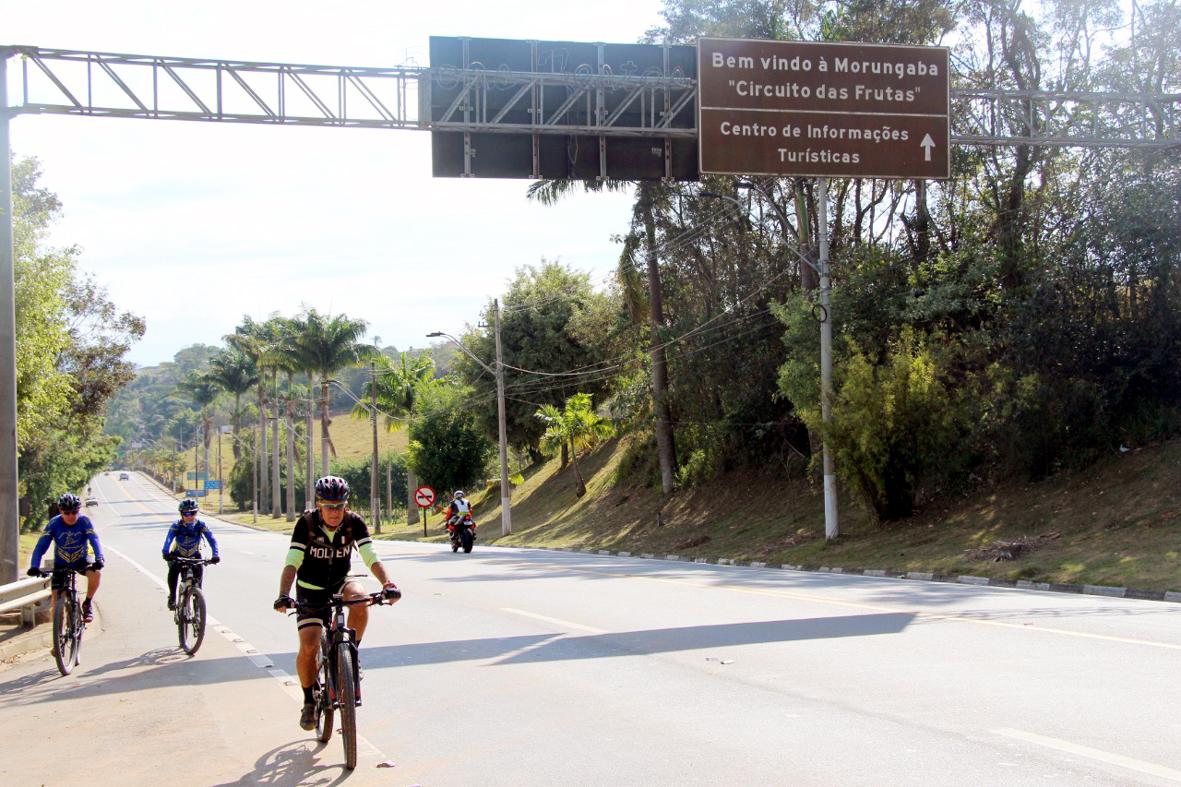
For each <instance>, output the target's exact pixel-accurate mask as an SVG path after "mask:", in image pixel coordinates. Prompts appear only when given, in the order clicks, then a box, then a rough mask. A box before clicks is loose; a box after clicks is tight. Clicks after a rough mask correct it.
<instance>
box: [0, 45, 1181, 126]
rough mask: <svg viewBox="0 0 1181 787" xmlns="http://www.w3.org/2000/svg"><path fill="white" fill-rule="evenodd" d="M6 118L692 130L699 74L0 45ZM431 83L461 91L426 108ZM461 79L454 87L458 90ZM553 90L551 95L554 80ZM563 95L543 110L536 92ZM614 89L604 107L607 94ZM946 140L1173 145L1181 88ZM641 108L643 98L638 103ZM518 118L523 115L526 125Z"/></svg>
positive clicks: (1040, 95) (1026, 98) (994, 114)
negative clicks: (434, 110) (373, 64)
mask: <svg viewBox="0 0 1181 787" xmlns="http://www.w3.org/2000/svg"><path fill="white" fill-rule="evenodd" d="M0 57H4V58H6V59H7V58H12V57H18V58H19V63H20V68H19V70H17V69H13V70H15V71H17V73H19V75H20V86H19V89H18V90H16V91H14V93H15V94H16V97H17V99H18V100H17V101H16V103H15V104H14V106H12V107H10V108H9V109H10V112H11V113H12V114H55V115H89V116H94V117H122V118H150V119H166V120H190V121H204V122H218V123H256V124H266V125H292V126H336V127H345V128H386V129H417V130H429V131H455V132H466V133H502V134H563V135H569V134H575V135H588V136H601V137H653V138H657V139H672V138H680V139H695V138H696V137H697V128H696V104H695V99H696V92H697V83H696V80H694V79H689V78H683V77H675V76H652V75H637V74H612V73H599V74H596V73H586V72H581V71H579V72H574V73H541V72H519V71H509V70H505V69H503V68H502V69H455V68H436V69H430V68H413V67H394V68H358V67H348V66H321V65H298V64H290V63H260V62H249V61H234V60H210V59H194V58H180V57H154V56H147V55H121V54H112V53H105V52H83V51H71V50H61V49H41V48H38V47H31V46H14V47H3V48H0ZM433 86H437V87H438V88H440V89H444V90H446V91H448V95H450V94H451V92H452V91H454V92H455V97H454V99H453V100H452V101H451V103H450V104H449V105H448V106H447V107H446V108H445V109H444V110H442V111H441V112H439V113H438V116H437V117H435V118H432V117H431V110H430V106H431V103H430V96H431V90H432V87H433ZM457 88H459V89H458V90H456V89H457ZM555 88H556V89H559V90H557V91H555V90H554V89H555ZM555 92H556V93H560V94H561V95H562V99H561V100H560V101H551V102H550V104H551V105H550V106H547V105H546V103H545V102H544V101H543V100H540V99H541V97H544V96H546V95H551V96H552V95H554V94H555ZM608 94H610V95H613V96H615V97H616V99H617V100H615V101H613V102H612V108H611V109H610V110H608V109H607V107H606V102H605V99H604V96H606V95H608ZM951 99H952V112H951V122H952V135H951V139H952V142H953V143H956V144H959V145H973V146H1014V145H1039V146H1063V147H1066V146H1069V147H1120V148H1176V147H1179V146H1181V94H1162V95H1142V94H1132V93H1098V92H1091V93H1087V92H1063V93H1052V92H1037V91H1003V90H981V89H964V88H958V89H953V90H952V92H951ZM637 105H638V106H637ZM522 118H524V120H522Z"/></svg>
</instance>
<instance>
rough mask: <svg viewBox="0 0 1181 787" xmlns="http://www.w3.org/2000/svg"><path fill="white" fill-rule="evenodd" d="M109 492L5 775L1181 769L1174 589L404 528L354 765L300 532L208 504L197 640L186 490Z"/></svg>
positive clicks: (88, 780) (103, 492) (31, 684)
mask: <svg viewBox="0 0 1181 787" xmlns="http://www.w3.org/2000/svg"><path fill="white" fill-rule="evenodd" d="M95 492H96V494H97V496H98V498H99V499H100V501H101V502H100V505H99V506H98V507H96V508H94V509H91V510H90V512H91V514H92V517H93V518H95V520H96V522H97V524H98V528H99V532H100V535H101V537H102V539H103V544H104V548H105V549H106V551H107V553H108V554H107V561H108V565H107V569H106V571H105V572H104V574H105V575H106V576H105V579H104V585H103V588H102V590H101V591H100V594H99V597H98V608H99V612H100V620H99V621H98V625H96V626H95V627H93V630H91V631H88V633H87V641H86V643H85V646H84V649H83V654H82V655H83V664H82V665H81V667H80V668H79V669H78V670H77V672H76V673H75V674H74V675H71V676H69V677H67V678H62V677H60V676H58V675H57V672H56V669H55V668H54V666H53V662H52V660H51V659H50V658H49V656H48V654H46V655H45V656H43V657H40V658H34V659H26V660H24V661H23V662H21V663H20V664H18V665H16V666H14V667H12V668H10V669H8V670H7V671H5V672H0V729H4V730H6V731H13V730H21V731H24V732H25V733H27V734H24V735H21V736H20V737H19V740H20V741H21V751H20V752H15V751H13V750H12V748H10V747H8V746H6V747H5V748H6V749H8V756H6V757H5V758H3V762H4V765H3V766H2V767H0V782H3V783H6V784H29V783H44V784H83V783H85V784H94V783H95V782H96V781H97V782H98V783H121V784H149V783H152V784H155V783H159V782H160V781H161V780H166V781H167V783H170V784H194V785H207V784H335V783H342V782H347V783H348V784H371V783H372V784H389V785H414V784H422V785H534V784H536V785H551V784H571V785H607V784H611V785H617V784H644V785H698V784H701V785H705V784H710V785H716V784H760V785H761V784H785V785H786V784H791V785H806V784H841V785H849V784H874V785H879V784H913V783H918V782H927V783H939V784H988V785H993V784H1005V785H1020V784H1039V785H1044V784H1064V785H1092V784H1105V785H1106V784H1178V783H1181V717H1179V716H1178V713H1181V711H1178V708H1181V688H1179V687H1178V681H1177V679H1176V676H1177V674H1178V663H1179V660H1181V607H1178V606H1177V605H1173V604H1166V603H1161V602H1148V601H1131V600H1123V599H1104V598H1100V597H1094V596H1071V595H1064V594H1053V593H1038V592H1032V591H1020V590H1007V589H1001V588H987V587H974V586H967V585H946V584H936V583H923V582H912V581H906V580H898V579H884V578H883V579H878V578H873V577H852V576H849V577H845V576H839V575H817V574H808V573H797V572H789V571H780V570H763V569H751V568H740V567H725V566H710V565H698V564H688V563H679V562H667V561H659V560H643V559H629V558H618V557H596V556H590V555H584V554H571V553H563V552H547V551H540V550H537V551H533V550H514V549H496V548H488V547H484V546H482V545H480V544H479V543H477V546H476V549H475V551H474V552H473V553H472V554H470V555H463V554H462V553H460V554H458V555H455V554H452V553H451V551H450V549H449V548H444V547H442V546H441V545H429V544H412V543H394V542H381V543H380V544H379V547H378V552H379V554H380V555H381V557H382V559H383V561H384V562H385V563H386V565H387V567H388V568H389V569H390V571H391V573H392V575H393V576H394V578H395V579H396V581H397V582H398V583H399V585H400V586H401V587H402V589H403V591H404V593H405V597H404V599H403V601H402V602H401V603H399V604H398V605H397V606H395V607H392V608H389V607H381V608H374V609H373V610H371V618H370V628H369V632H368V634H367V635H366V637H365V641H364V644H363V646H362V648H361V663H362V666H363V668H364V670H365V679H364V682H363V686H362V687H363V693H364V700H365V704H364V707H363V708H361V709H360V710H359V711H358V719H359V727H360V730H361V733H362V735H363V737H364V740H363V741H362V743H361V747H360V753H361V761H360V763H359V766H358V768H357V770H356V771H355V772H354V773H351V774H350V773H347V772H345V771H343V769H341V768H340V767H339V763H340V760H341V751H340V745H339V741H338V739H336V738H334V739H333V740H332V741H331V742H330V743H329V744H328V745H327V746H319V745H317V744H315V743H314V742H313V741H311V740H310V736H309V734H307V733H304V732H303V731H302V730H300V729H299V728H298V725H297V721H298V711H299V704H298V696H299V695H298V691H297V690H296V686H295V682H294V681H293V680H292V678H291V676H292V675H294V672H295V666H294V652H295V645H296V637H295V626H294V621H293V620H292V619H290V618H286V617H284V616H281V615H279V614H277V613H275V612H273V611H272V610H271V602H272V601H273V599H274V597H275V595H276V593H277V585H278V577H279V572H280V568H281V565H282V561H283V558H284V556H285V553H286V542H287V537H286V536H281V535H276V534H271V533H264V532H259V531H254V530H251V529H249V528H244V527H239V526H235V525H230V524H227V523H222V522H219V521H216V520H215V519H213V518H211V517H208V516H205V518H206V520H207V521H209V522H210V524H211V526H212V527H213V528H214V532H215V534H216V536H217V538H218V541H219V542H220V544H221V552H222V556H223V561H222V563H221V564H220V565H217V566H211V567H209V568H208V569H207V570H206V571H207V573H206V583H205V584H206V593H207V596H208V598H209V611H210V614H211V615H212V616H213V617H214V618H215V619H216V623H215V625H213V626H211V630H210V633H209V634H208V635H207V637H206V642H205V645H204V646H203V647H202V649H201V651H200V652H199V653H198V654H197V656H196V657H194V658H191V659H189V658H185V657H184V656H183V654H181V653H180V652H179V650H178V649H177V648H176V634H175V629H174V627H173V626H172V623H171V618H170V616H169V614H168V613H167V611H166V610H165V607H164V595H163V593H162V590H161V588H162V586H163V577H164V576H165V573H166V565H165V563H164V562H163V561H162V560H161V559H160V547H161V545H162V544H163V540H164V534H165V532H166V529H167V525H168V523H169V522H170V521H171V520H172V518H173V516H174V512H175V508H174V502H173V501H171V500H169V499H167V498H165V497H164V495H163V494H162V493H161V492H160V491H159V489H158V487H156V486H155V485H154V484H153V483H151V482H150V481H149V480H147V479H146V478H143V477H141V476H138V475H137V474H133V475H132V478H131V480H129V481H118V480H117V476H116V474H111V475H109V476H102V477H100V478H99V479H97V480H96V483H95ZM203 516H204V515H203ZM354 565H355V567H356V568H357V569H358V570H360V569H361V567H362V564H361V562H360V560H359V559H357V560H355V561H354ZM368 584H369V586H370V587H371V589H374V590H376V589H377V583H376V582H375V581H374V580H372V579H370V580H369V583H368ZM5 740H6V742H10V741H12V740H14V738H13V737H12V736H11V735H9V734H6V735H5Z"/></svg>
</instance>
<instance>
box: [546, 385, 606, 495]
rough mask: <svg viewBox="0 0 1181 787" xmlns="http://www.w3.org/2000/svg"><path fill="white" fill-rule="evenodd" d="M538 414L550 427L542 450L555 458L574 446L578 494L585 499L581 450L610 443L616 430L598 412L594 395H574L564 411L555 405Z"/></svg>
mask: <svg viewBox="0 0 1181 787" xmlns="http://www.w3.org/2000/svg"><path fill="white" fill-rule="evenodd" d="M536 415H537V417H538V418H540V419H541V420H542V421H544V422H545V424H546V429H545V434H544V435H542V436H541V450H542V451H544V452H545V453H546V454H547V455H550V456H552V455H553V454H555V453H557V452H558V451H560V450H562V449H563V448H564V447H565V446H569V447H570V463H571V465H573V467H574V475H575V477H576V478H577V479H578V489H577V490H576V491H575V495H576V496H577V497H582V496H583V495H585V494H586V482H585V481H584V480H583V479H582V471H581V470H580V469H579V467H578V451H579V449H583V448H589V447H591V446H593V445H595V444H596V443H598V442H599V441H600V440H606V439H607V438H608V437H610V436H611V435H612V434H614V433H615V429H614V427H613V426H612V425H611V423H610V422H609V421H606V420H604V419H603V418H601V417H599V416H598V415H597V414H596V413H595V411H594V409H593V407H592V405H591V395H590V394H586V393H576V394H574V395H573V396H571V397H570V398H569V399H567V400H566V406H565V407H564V408H563V409H561V410H559V409H558V408H556V407H554V406H553V405H552V404H545V405H542V406H541V407H539V408H538V409H537V413H536Z"/></svg>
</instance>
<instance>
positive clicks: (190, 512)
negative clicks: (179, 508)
mask: <svg viewBox="0 0 1181 787" xmlns="http://www.w3.org/2000/svg"><path fill="white" fill-rule="evenodd" d="M196 515H197V512H196V511H185V512H184V513H182V514H181V516H185V517H188V516H196Z"/></svg>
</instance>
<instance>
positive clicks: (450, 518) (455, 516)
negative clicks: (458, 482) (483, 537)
mask: <svg viewBox="0 0 1181 787" xmlns="http://www.w3.org/2000/svg"><path fill="white" fill-rule="evenodd" d="M465 516H467V517H472V504H471V502H470V501H469V500H468V499H467V496H466V495H464V493H463V490H462V489H456V490H455V494H454V496H452V498H451V503H450V504H449V505H448V506H447V511H446V513H445V514H444V517H443V522H444V524H446V526H447V532H448V533H449V534H451V535H455V526H456V525H457V524H459V523H460V521H462V520H463V518H464V517H465ZM475 529H476V520H475V518H474V517H472V530H475Z"/></svg>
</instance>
